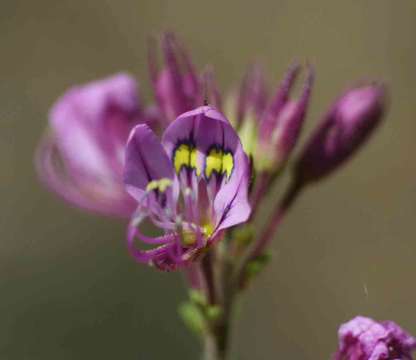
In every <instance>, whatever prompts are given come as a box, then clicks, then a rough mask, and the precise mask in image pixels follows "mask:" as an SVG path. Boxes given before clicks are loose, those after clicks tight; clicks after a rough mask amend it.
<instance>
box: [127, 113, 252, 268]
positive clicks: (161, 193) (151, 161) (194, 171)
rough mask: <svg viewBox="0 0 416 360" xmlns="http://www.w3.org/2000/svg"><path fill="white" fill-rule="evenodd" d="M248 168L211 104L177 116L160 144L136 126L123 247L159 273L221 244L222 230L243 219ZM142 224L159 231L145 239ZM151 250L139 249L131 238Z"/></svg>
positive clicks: (130, 152) (230, 131) (130, 155)
mask: <svg viewBox="0 0 416 360" xmlns="http://www.w3.org/2000/svg"><path fill="white" fill-rule="evenodd" d="M248 179H249V165H248V159H247V156H246V154H245V153H244V151H243V148H242V146H241V143H240V140H239V137H238V135H237V133H236V132H235V131H234V129H233V128H232V126H231V125H230V124H229V122H228V120H227V119H226V118H225V117H224V116H223V115H222V114H220V113H219V112H218V111H216V110H214V109H213V108H211V107H209V106H202V107H199V108H197V109H195V110H193V111H189V112H186V113H184V114H182V115H180V116H179V117H178V118H177V119H176V120H175V121H174V122H172V123H171V124H170V125H169V127H168V128H167V129H166V130H165V132H164V134H163V138H162V142H160V141H159V140H158V139H157V137H156V136H155V134H154V133H153V132H152V130H151V129H150V128H149V127H148V126H147V125H138V126H136V127H135V128H134V129H133V130H132V132H131V134H130V137H129V140H128V143H127V149H126V166H125V173H124V181H125V184H126V189H127V191H128V192H129V193H130V195H132V196H133V197H134V198H135V199H136V200H137V202H138V209H137V211H136V213H135V215H134V216H133V218H132V221H131V224H130V227H129V236H128V241H129V248H130V250H131V252H132V254H133V255H134V257H135V258H136V259H137V260H138V261H139V262H143V263H147V264H149V265H155V266H156V267H158V268H160V269H162V270H174V269H176V268H178V267H181V266H184V265H186V264H188V263H189V262H190V261H192V260H194V259H195V258H196V257H197V256H198V255H199V254H201V253H202V252H203V251H204V250H205V249H206V248H207V247H209V246H210V245H212V244H213V243H214V242H216V241H217V240H219V239H220V237H221V232H222V230H224V229H226V228H228V227H230V226H233V225H236V224H239V223H242V222H244V221H246V220H247V219H248V217H249V215H250V205H249V203H248V200H247V191H248ZM145 218H149V219H150V220H151V222H152V223H153V224H154V225H156V227H158V228H160V229H161V230H162V231H163V234H161V235H160V236H155V237H150V236H145V235H144V234H142V232H141V231H140V230H139V225H140V224H141V223H142V221H143V220H144V219H145ZM136 237H137V238H138V239H140V240H141V241H142V242H144V243H146V244H150V245H153V246H155V247H154V248H152V249H143V250H142V249H138V248H136V247H135V246H134V244H133V241H134V239H135V238H136Z"/></svg>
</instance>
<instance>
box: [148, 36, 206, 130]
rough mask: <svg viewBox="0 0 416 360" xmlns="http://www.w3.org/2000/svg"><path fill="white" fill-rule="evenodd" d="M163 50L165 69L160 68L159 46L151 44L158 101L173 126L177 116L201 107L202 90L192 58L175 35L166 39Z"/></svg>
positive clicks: (150, 64)
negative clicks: (158, 59)
mask: <svg viewBox="0 0 416 360" xmlns="http://www.w3.org/2000/svg"><path fill="white" fill-rule="evenodd" d="M161 47H162V51H163V63H164V65H163V66H162V67H161V68H159V67H158V64H157V56H156V52H157V51H156V45H155V44H154V43H153V42H152V43H151V46H150V49H149V66H150V74H151V77H152V83H153V87H154V92H155V97H156V100H157V102H158V104H159V107H160V109H161V110H162V112H163V113H164V117H165V120H166V122H167V123H170V122H171V121H173V120H174V119H175V118H176V117H177V116H178V115H180V114H182V113H184V112H186V111H189V110H191V109H192V108H194V107H196V106H197V105H202V90H201V84H200V80H199V78H198V76H197V74H196V71H195V69H194V67H193V65H192V63H191V60H190V58H189V55H188V54H187V53H186V51H185V50H184V49H183V47H182V45H181V44H180V43H178V42H177V41H176V39H175V37H174V35H173V34H170V33H166V34H164V35H163V37H162V40H161Z"/></svg>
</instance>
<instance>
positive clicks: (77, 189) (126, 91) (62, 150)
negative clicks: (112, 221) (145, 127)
mask: <svg viewBox="0 0 416 360" xmlns="http://www.w3.org/2000/svg"><path fill="white" fill-rule="evenodd" d="M144 120H145V116H144V113H143V111H142V109H141V106H140V102H139V96H138V89H137V85H136V82H135V81H134V79H133V78H132V77H130V76H128V75H126V74H118V75H115V76H112V77H109V78H106V79H104V80H100V81H95V82H92V83H89V84H86V85H83V86H77V87H74V88H72V89H70V90H68V91H67V92H66V93H65V95H64V96H62V97H61V98H60V99H59V100H58V101H57V102H56V104H55V105H54V106H53V107H52V109H51V112H50V115H49V125H50V131H49V132H48V133H47V134H46V136H45V137H44V139H43V140H42V142H41V144H40V146H39V148H38V152H37V156H36V164H37V169H38V173H39V175H40V177H41V179H42V180H43V182H44V183H45V184H46V185H47V186H48V187H49V188H50V189H51V190H52V191H54V192H56V193H57V194H59V195H60V196H61V197H63V198H64V199H65V200H67V201H68V202H69V203H71V204H73V205H75V206H78V207H81V208H83V209H86V210H89V211H93V212H97V213H100V214H105V215H114V216H127V217H128V216H129V215H130V214H131V212H132V211H134V201H133V199H131V197H130V196H129V195H128V194H127V193H126V192H125V190H124V188H123V183H122V169H123V162H124V160H123V159H124V148H125V142H126V140H127V137H128V134H129V132H130V130H131V129H132V127H133V126H134V125H136V124H137V123H139V122H142V121H144Z"/></svg>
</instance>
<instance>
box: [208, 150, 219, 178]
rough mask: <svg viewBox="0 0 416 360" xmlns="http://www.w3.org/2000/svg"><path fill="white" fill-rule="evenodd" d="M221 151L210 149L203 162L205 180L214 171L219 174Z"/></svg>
mask: <svg viewBox="0 0 416 360" xmlns="http://www.w3.org/2000/svg"><path fill="white" fill-rule="evenodd" d="M222 156H223V153H222V150H220V149H216V148H212V149H211V150H210V152H209V153H208V155H207V158H206V162H205V176H206V177H207V178H209V177H211V175H212V173H213V172H214V171H215V172H216V173H217V174H221V170H222Z"/></svg>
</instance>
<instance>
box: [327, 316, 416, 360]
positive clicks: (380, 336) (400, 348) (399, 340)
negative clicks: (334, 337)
mask: <svg viewBox="0 0 416 360" xmlns="http://www.w3.org/2000/svg"><path fill="white" fill-rule="evenodd" d="M338 337H339V344H338V350H337V352H336V354H335V355H334V357H333V359H334V360H347V359H348V360H361V359H363V360H364V359H371V360H388V359H395V360H411V359H412V354H411V352H412V351H414V350H415V349H416V338H414V337H413V336H411V335H410V334H409V333H407V332H406V331H404V330H403V329H401V328H400V326H398V325H397V324H395V323H394V322H392V321H383V322H377V321H374V320H373V319H370V318H366V317H363V316H357V317H355V318H354V319H352V320H350V321H349V322H347V323H345V324H343V325H341V326H340V328H339V330H338Z"/></svg>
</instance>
